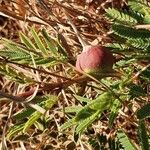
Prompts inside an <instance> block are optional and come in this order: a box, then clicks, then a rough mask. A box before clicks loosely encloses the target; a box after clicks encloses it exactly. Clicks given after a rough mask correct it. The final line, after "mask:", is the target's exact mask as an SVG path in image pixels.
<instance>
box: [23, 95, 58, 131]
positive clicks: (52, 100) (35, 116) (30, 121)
mask: <svg viewBox="0 0 150 150" xmlns="http://www.w3.org/2000/svg"><path fill="white" fill-rule="evenodd" d="M57 100H58V97H56V96H53V95H50V96H47V100H46V101H44V102H42V103H41V104H42V105H43V107H44V109H46V110H48V109H50V108H51V107H52V106H53V105H54V104H55V103H56V102H57ZM41 116H42V114H41V113H40V112H38V111H35V112H34V113H33V114H32V115H31V116H30V117H29V119H28V121H27V122H26V123H25V125H24V128H23V133H25V132H26V131H27V130H28V129H29V128H30V127H31V126H32V125H33V124H34V123H35V122H36V121H37V120H38V119H39V118H40V117H41Z"/></svg>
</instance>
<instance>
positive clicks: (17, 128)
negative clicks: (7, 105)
mask: <svg viewBox="0 0 150 150" xmlns="http://www.w3.org/2000/svg"><path fill="white" fill-rule="evenodd" d="M23 128H24V123H23V124H19V125H15V126H13V127H10V129H9V131H8V134H7V139H11V138H12V137H13V136H14V135H16V134H18V133H19V132H21V131H22V130H23Z"/></svg>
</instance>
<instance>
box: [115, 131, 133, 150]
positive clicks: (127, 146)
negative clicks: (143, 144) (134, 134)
mask: <svg viewBox="0 0 150 150" xmlns="http://www.w3.org/2000/svg"><path fill="white" fill-rule="evenodd" d="M117 137H118V140H119V142H120V143H121V144H122V146H123V147H124V150H136V148H135V146H134V145H133V144H132V143H131V141H130V139H129V138H128V137H127V135H126V134H125V133H124V132H123V131H121V130H120V131H118V133H117Z"/></svg>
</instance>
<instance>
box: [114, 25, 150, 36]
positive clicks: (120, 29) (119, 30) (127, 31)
mask: <svg viewBox="0 0 150 150" xmlns="http://www.w3.org/2000/svg"><path fill="white" fill-rule="evenodd" d="M112 30H113V31H114V33H115V34H117V35H119V36H121V37H123V38H133V39H134V38H135V39H137V38H150V30H146V29H135V28H131V27H128V26H125V25H121V24H113V25H112Z"/></svg>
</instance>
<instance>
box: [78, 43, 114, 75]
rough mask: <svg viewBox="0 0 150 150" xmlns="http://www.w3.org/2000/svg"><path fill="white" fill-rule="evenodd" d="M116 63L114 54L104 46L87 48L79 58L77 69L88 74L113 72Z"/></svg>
mask: <svg viewBox="0 0 150 150" xmlns="http://www.w3.org/2000/svg"><path fill="white" fill-rule="evenodd" d="M113 63H114V57H113V55H112V53H111V52H110V51H109V50H107V49H106V48H105V47H103V46H99V45H96V46H87V47H85V50H84V51H83V52H82V53H81V54H79V55H78V56H77V61H76V68H77V70H78V71H84V72H86V73H94V72H111V71H112V67H113Z"/></svg>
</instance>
